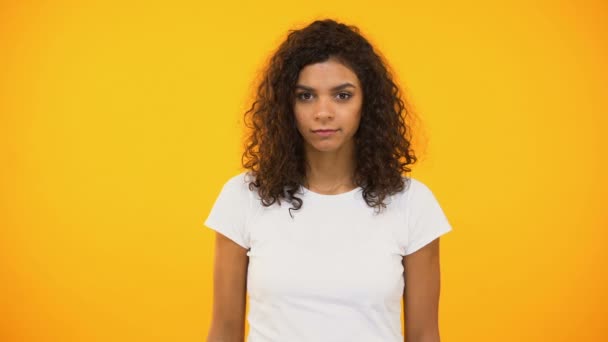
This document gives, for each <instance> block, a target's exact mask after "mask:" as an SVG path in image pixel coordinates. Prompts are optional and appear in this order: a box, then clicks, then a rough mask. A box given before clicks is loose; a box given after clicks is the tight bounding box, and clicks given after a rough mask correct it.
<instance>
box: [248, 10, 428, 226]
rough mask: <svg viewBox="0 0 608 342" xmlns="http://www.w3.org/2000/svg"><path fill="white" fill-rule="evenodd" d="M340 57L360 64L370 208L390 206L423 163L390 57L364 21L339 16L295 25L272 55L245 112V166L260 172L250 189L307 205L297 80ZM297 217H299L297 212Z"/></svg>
mask: <svg viewBox="0 0 608 342" xmlns="http://www.w3.org/2000/svg"><path fill="white" fill-rule="evenodd" d="M330 57H333V58H336V59H337V60H339V61H340V62H341V63H343V64H344V65H345V66H347V67H348V68H350V69H351V70H353V72H354V73H355V74H356V75H357V77H358V78H359V81H360V83H361V85H362V88H363V104H362V111H361V121H360V124H359V128H358V130H357V132H356V134H355V136H354V141H355V146H356V152H355V154H356V161H355V165H356V166H355V173H354V182H355V184H356V185H357V186H359V187H361V188H362V189H363V192H362V195H363V198H364V199H365V202H366V203H367V205H368V206H369V207H374V208H375V209H377V211H380V210H381V209H382V208H385V207H386V204H385V203H384V200H385V198H386V197H387V196H390V195H392V194H394V193H397V192H400V191H402V190H403V189H404V187H405V185H406V184H405V183H404V179H403V175H404V174H405V173H409V172H411V170H410V169H409V168H408V165H411V164H413V163H415V162H416V159H417V158H416V156H415V154H414V151H413V150H412V149H411V147H410V141H411V138H410V137H411V132H410V128H409V127H408V126H406V123H405V120H406V115H408V114H409V111H408V109H407V106H406V103H405V102H404V100H403V99H402V96H401V91H400V89H399V87H398V86H397V84H396V83H395V82H394V81H393V76H392V75H391V72H390V71H389V69H388V67H387V65H388V64H387V63H386V62H385V61H384V58H383V57H382V56H381V54H379V53H378V52H376V51H374V48H373V47H372V45H371V44H370V43H369V42H368V40H367V39H366V38H364V37H363V36H362V35H361V34H360V32H359V29H358V28H357V27H356V26H351V25H346V24H343V23H339V22H337V21H335V20H332V19H325V20H316V21H314V22H312V23H311V24H309V25H308V26H306V27H304V28H302V29H299V30H290V31H289V32H288V35H287V38H286V40H285V41H284V42H283V43H282V44H281V45H280V46H279V47H278V49H277V50H276V51H275V52H274V54H273V55H272V56H271V57H270V60H269V61H268V64H267V66H266V68H265V69H264V72H263V74H262V77H261V79H260V82H259V84H258V85H257V93H256V94H255V98H254V101H253V104H252V105H251V107H250V109H249V110H247V111H246V112H245V126H246V127H247V128H249V130H248V133H246V136H245V146H244V147H245V151H244V153H243V155H242V159H241V162H242V165H243V167H244V168H245V169H247V170H250V173H251V174H253V175H254V180H253V181H252V182H251V183H249V189H250V190H253V187H255V188H257V190H258V194H259V196H260V199H261V201H262V204H263V205H264V206H270V205H272V204H274V203H275V202H278V204H279V205H280V204H281V199H283V200H286V201H288V202H290V203H291V204H292V206H293V207H291V208H290V209H289V214H290V215H291V210H298V209H300V208H301V207H302V203H303V201H302V199H301V198H298V197H296V194H297V192H298V190H299V189H300V186H302V184H305V180H306V168H305V166H306V160H305V154H304V139H303V138H302V136H301V135H300V133H299V131H298V129H297V127H296V119H295V116H294V101H295V85H296V82H297V79H298V76H299V74H300V70H301V69H302V68H303V67H305V66H307V65H309V64H314V63H320V62H324V61H327V60H328V59H329V58H330ZM292 217H293V216H292Z"/></svg>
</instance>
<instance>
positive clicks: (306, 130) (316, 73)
mask: <svg viewBox="0 0 608 342" xmlns="http://www.w3.org/2000/svg"><path fill="white" fill-rule="evenodd" d="M295 99H296V100H295V105H294V114H295V118H296V123H297V128H298V131H299V132H300V134H301V135H302V137H303V138H304V141H305V144H304V148H305V149H304V150H305V154H306V161H307V164H308V165H307V172H306V175H307V183H308V184H305V185H306V187H307V188H308V189H309V190H312V191H315V192H318V193H322V194H339V193H342V192H346V191H349V190H352V189H354V188H355V187H356V186H355V185H354V183H353V172H354V169H355V156H354V153H355V143H354V140H353V136H354V135H355V133H356V132H357V129H358V128H359V122H360V121H361V106H362V103H363V92H362V89H361V85H360V83H359V79H358V77H357V75H356V74H355V73H354V72H353V71H352V70H350V69H349V68H347V67H346V66H344V65H343V64H341V63H340V62H338V61H337V60H335V59H333V58H332V59H329V60H327V61H325V62H322V63H316V64H311V65H308V66H305V67H304V68H302V70H301V71H300V75H299V77H298V80H297V83H296V90H295ZM317 129H337V132H336V133H334V134H333V135H331V136H327V137H324V136H320V135H318V134H316V133H314V132H313V130H317Z"/></svg>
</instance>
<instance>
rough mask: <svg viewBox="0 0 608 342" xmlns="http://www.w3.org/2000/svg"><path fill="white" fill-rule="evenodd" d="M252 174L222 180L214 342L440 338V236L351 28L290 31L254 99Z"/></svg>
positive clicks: (395, 104)
mask: <svg viewBox="0 0 608 342" xmlns="http://www.w3.org/2000/svg"><path fill="white" fill-rule="evenodd" d="M245 114H246V116H245V118H246V124H247V127H248V128H250V131H249V132H250V133H249V136H248V139H247V143H246V146H245V152H244V154H243V160H242V161H243V166H244V168H245V169H246V170H247V171H246V172H243V173H240V174H238V175H236V176H233V177H232V178H230V179H229V180H228V181H227V182H226V183H225V184H224V187H223V188H222V190H221V192H220V194H219V196H218V198H217V199H216V202H215V204H214V205H213V208H212V209H211V212H210V214H209V216H208V218H207V220H206V221H205V225H206V226H207V227H209V228H211V229H213V230H215V231H216V232H217V234H216V246H215V248H216V254H215V261H214V262H215V266H214V297H213V298H214V303H213V319H212V323H211V330H210V332H209V335H208V341H210V342H213V341H243V339H244V329H245V310H246V294H247V293H248V294H249V313H248V316H247V320H248V322H249V327H250V329H249V335H248V339H247V340H248V341H251V342H254V341H255V342H258V341H280V342H284V341H286V342H298V341H321V342H324V341H349V342H353V341H365V342H370V341H385V342H386V341H403V339H404V336H403V334H402V333H401V321H400V319H401V299H403V303H404V305H403V309H404V312H405V327H406V328H405V330H406V334H405V337H407V341H408V342H418V341H425V342H430V341H439V328H438V326H439V324H438V305H439V288H440V286H439V284H440V268H439V236H440V235H443V234H445V233H447V232H448V231H450V230H451V226H450V224H449V223H448V220H447V218H446V216H445V215H444V213H443V211H442V209H441V207H440V206H439V203H438V202H437V200H436V199H435V197H434V195H433V193H432V192H431V190H430V189H429V188H428V187H427V186H425V185H424V184H423V183H422V182H420V181H418V180H416V179H414V178H411V177H406V176H405V175H404V173H408V172H410V171H411V170H410V169H409V168H408V165H410V164H413V163H414V162H415V161H416V157H415V155H414V153H413V151H412V149H411V148H410V139H409V138H408V137H409V136H410V131H409V127H407V126H406V124H405V114H406V108H405V105H404V102H403V101H402V100H401V99H400V93H399V89H398V87H397V85H396V84H395V83H394V82H393V80H392V78H391V75H390V73H389V72H388V71H387V67H386V66H385V63H384V62H383V60H382V58H381V57H380V56H379V55H378V54H377V53H376V52H375V51H374V49H373V47H372V46H371V45H370V44H369V42H368V41H367V40H366V39H365V38H364V37H363V36H362V35H361V34H360V33H359V30H358V29H357V28H356V27H353V26H347V25H344V24H341V23H338V22H336V21H333V20H318V21H315V22H313V23H311V24H310V25H309V26H307V27H305V28H302V29H300V30H295V31H291V32H290V33H289V35H288V37H287V39H286V40H285V41H284V42H283V43H282V44H281V45H280V46H279V48H278V50H277V51H276V52H275V53H274V54H273V56H272V58H271V59H270V61H269V65H268V68H267V69H266V71H265V74H264V77H263V79H262V81H261V83H260V85H259V87H258V91H257V97H256V100H255V101H254V103H253V105H252V107H251V108H250V109H249V110H248V111H247V113H245Z"/></svg>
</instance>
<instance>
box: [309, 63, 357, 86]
mask: <svg viewBox="0 0 608 342" xmlns="http://www.w3.org/2000/svg"><path fill="white" fill-rule="evenodd" d="M344 82H350V83H352V84H355V85H356V86H358V85H359V79H358V77H357V75H356V74H355V73H354V72H353V71H352V70H351V69H350V68H349V67H347V66H345V65H344V64H343V63H340V62H339V61H337V60H335V59H329V60H326V61H324V62H319V63H314V64H309V65H307V66H305V67H304V68H302V70H300V74H299V76H298V84H299V85H306V86H309V87H312V88H331V87H333V86H335V85H337V84H339V83H344Z"/></svg>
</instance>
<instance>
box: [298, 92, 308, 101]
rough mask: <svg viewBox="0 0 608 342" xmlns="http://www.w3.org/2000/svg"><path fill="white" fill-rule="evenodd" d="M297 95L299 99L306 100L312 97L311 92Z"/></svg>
mask: <svg viewBox="0 0 608 342" xmlns="http://www.w3.org/2000/svg"><path fill="white" fill-rule="evenodd" d="M296 96H297V97H298V99H300V100H303V101H306V100H309V99H310V97H311V96H312V94H310V93H299V94H298V95H296Z"/></svg>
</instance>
